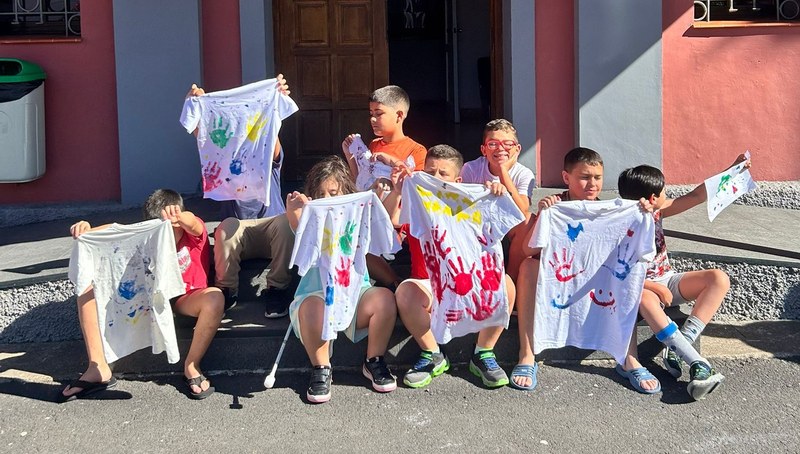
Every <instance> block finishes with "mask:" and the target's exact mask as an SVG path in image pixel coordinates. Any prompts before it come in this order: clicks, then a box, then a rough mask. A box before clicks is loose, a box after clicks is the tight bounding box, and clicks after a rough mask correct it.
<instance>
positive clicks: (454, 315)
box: [444, 309, 464, 325]
mask: <svg viewBox="0 0 800 454" xmlns="http://www.w3.org/2000/svg"><path fill="white" fill-rule="evenodd" d="M462 318H464V311H463V310H456V309H448V310H447V311H445V313H444V320H445V322H447V324H448V325H452V324H454V323H458V322H459V321H460V320H461V319H462Z"/></svg>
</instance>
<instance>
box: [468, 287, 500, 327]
mask: <svg viewBox="0 0 800 454" xmlns="http://www.w3.org/2000/svg"><path fill="white" fill-rule="evenodd" d="M479 293H480V299H478V296H476V295H475V294H474V293H473V294H472V304H474V305H475V310H471V309H470V308H466V311H467V313H468V314H469V315H470V316H472V319H473V320H475V321H476V322H480V321H483V320H486V319H487V318H489V317H491V316H492V314H494V311H495V309H497V306H499V305H500V299H499V298H498V300H497V301H494V292H489V291H486V290H481V291H480V292H479Z"/></svg>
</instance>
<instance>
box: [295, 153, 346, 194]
mask: <svg viewBox="0 0 800 454" xmlns="http://www.w3.org/2000/svg"><path fill="white" fill-rule="evenodd" d="M329 178H333V179H334V180H336V183H338V184H339V195H344V194H352V193H354V192H356V186H355V184H354V183H353V179H352V178H351V177H350V168H349V167H347V164H346V163H345V162H344V160H343V159H342V158H341V157H339V156H336V155H333V156H328V157H326V158H324V159H323V160H322V161H320V162H318V163H316V164H314V167H312V168H311V170H309V171H308V175H306V184H305V186H304V188H303V192H304V193H305V195H307V196H309V197H311V198H312V199H318V198H320V197H322V183H324V182H325V180H327V179H329Z"/></svg>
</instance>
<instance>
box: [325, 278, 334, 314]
mask: <svg viewBox="0 0 800 454" xmlns="http://www.w3.org/2000/svg"><path fill="white" fill-rule="evenodd" d="M325 305H326V306H333V277H332V276H331V275H330V273H328V282H326V283H325Z"/></svg>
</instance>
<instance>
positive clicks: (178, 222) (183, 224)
mask: <svg viewBox="0 0 800 454" xmlns="http://www.w3.org/2000/svg"><path fill="white" fill-rule="evenodd" d="M161 219H163V220H165V221H169V222H171V223H172V226H173V227H180V228H182V229H183V231H184V232H186V233H188V234H189V235H192V236H200V235H202V234H203V223H202V222H200V219H198V218H197V216H195V215H194V213H192V212H191V211H183V210H181V207H179V206H178V205H167V206H166V207H164V209H162V210H161Z"/></svg>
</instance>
